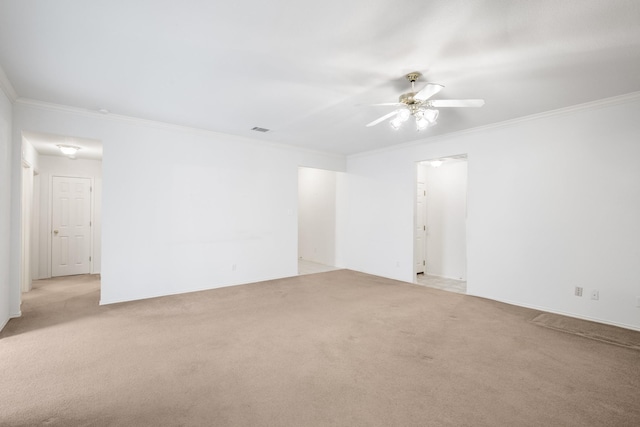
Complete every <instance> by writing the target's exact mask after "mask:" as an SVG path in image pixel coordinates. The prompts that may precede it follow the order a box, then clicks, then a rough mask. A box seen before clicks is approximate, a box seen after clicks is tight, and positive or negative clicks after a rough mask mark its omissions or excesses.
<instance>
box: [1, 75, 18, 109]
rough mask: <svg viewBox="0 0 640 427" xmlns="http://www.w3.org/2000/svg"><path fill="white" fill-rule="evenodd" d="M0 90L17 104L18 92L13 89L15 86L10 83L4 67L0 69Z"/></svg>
mask: <svg viewBox="0 0 640 427" xmlns="http://www.w3.org/2000/svg"><path fill="white" fill-rule="evenodd" d="M0 89H2V91H3V92H4V93H5V95H7V96H8V97H9V99H10V100H11V102H16V100H17V99H18V94H17V93H16V90H15V89H14V88H13V85H12V84H11V82H10V81H9V78H8V77H7V75H6V74H5V72H4V70H3V69H2V67H0Z"/></svg>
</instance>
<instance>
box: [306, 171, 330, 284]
mask: <svg viewBox="0 0 640 427" xmlns="http://www.w3.org/2000/svg"><path fill="white" fill-rule="evenodd" d="M338 180H339V176H338V173H337V172H334V171H328V170H323V169H314V168H305V167H299V168H298V274H310V273H320V272H324V271H331V270H336V269H337V268H336V267H335V265H336V210H337V208H338V202H337V188H338Z"/></svg>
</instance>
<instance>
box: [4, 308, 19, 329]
mask: <svg viewBox="0 0 640 427" xmlns="http://www.w3.org/2000/svg"><path fill="white" fill-rule="evenodd" d="M21 316H22V312H20V311H19V312H18V313H17V314H9V317H8V318H6V319H4V321H3V322H2V325H0V331H2V330H3V329H4V327H5V326H7V323H9V320H11V319H15V318H16V317H21Z"/></svg>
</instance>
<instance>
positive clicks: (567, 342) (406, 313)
mask: <svg viewBox="0 0 640 427" xmlns="http://www.w3.org/2000/svg"><path fill="white" fill-rule="evenodd" d="M87 279H89V280H88V281H87ZM98 299H99V283H98V281H97V279H96V278H88V277H87V276H76V277H70V278H64V279H56V280H46V281H40V282H37V283H36V288H35V289H34V290H33V291H32V292H30V293H29V294H27V295H25V298H24V300H25V301H24V303H23V306H22V309H23V313H24V316H23V317H22V318H20V319H13V320H11V321H10V322H9V324H8V325H7V326H6V327H5V329H4V331H3V332H2V334H0V381H1V384H2V386H1V387H0V424H1V425H3V426H39V425H47V426H581V427H583V426H638V425H640V351H637V350H634V349H632V348H625V347H621V346H618V345H612V344H609V343H605V342H602V341H597V340H593V339H589V338H586V337H583V336H579V335H575V334H567V333H564V332H561V331H556V330H553V329H548V328H542V327H540V326H538V325H536V324H535V323H533V322H532V320H533V319H535V318H536V317H537V316H539V315H540V314H541V313H540V312H538V311H533V310H528V309H523V308H519V307H514V306H509V305H506V304H501V303H497V302H493V301H489V300H484V299H481V298H474V297H470V296H466V295H459V294H453V293H448V292H445V291H440V290H436V289H430V288H425V287H422V286H416V285H410V284H406V283H401V282H396V281H392V280H387V279H382V278H378V277H374V276H369V275H365V274H361V273H356V272H352V271H346V270H341V271H334V272H328V273H320V274H312V275H308V276H299V277H293V278H289V279H282V280H274V281H269V282H263V283H256V284H251V285H244V286H235V287H229V288H222V289H217V290H212V291H206V292H198V293H192V294H186V295H177V296H171V297H163V298H156V299H151V300H145V301H137V302H130V303H123V304H115V305H110V306H104V307H99V306H98V305H97V304H98ZM618 332H621V333H626V334H631V335H632V336H633V337H632V338H633V339H635V338H636V337H637V335H634V334H637V333H635V332H632V331H624V330H619V331H618ZM633 339H632V340H631V341H633Z"/></svg>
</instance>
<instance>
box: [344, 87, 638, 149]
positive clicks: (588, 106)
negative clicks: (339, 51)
mask: <svg viewBox="0 0 640 427" xmlns="http://www.w3.org/2000/svg"><path fill="white" fill-rule="evenodd" d="M636 101H640V91H638V92H631V93H626V94H624V95H618V96H612V97H610V98H603V99H598V100H596V101H589V102H585V103H582V104H576V105H572V106H569V107H563V108H558V109H555V110H549V111H544V112H542V113H536V114H530V115H528V116H522V117H517V118H515V119H509V120H504V121H502V122H497V123H491V124H488V125H483V126H476V127H473V128H469V129H464V130H460V131H457V132H451V133H446V134H442V135H435V136H429V137H426V138H422V139H416V140H413V141H409V142H405V143H403V144H397V145H392V146H390V147H384V148H378V149H375V150H370V151H364V152H361V153H354V154H350V155H348V156H347V158H357V157H366V156H369V155H372V154H379V153H385V152H389V151H394V150H397V149H402V148H410V147H415V146H417V145H421V144H425V143H430V142H439V141H442V140H447V139H450V138H456V137H459V136H463V135H469V134H474V133H478V132H483V131H487V130H492V129H502V128H507V127H511V126H515V125H517V124H520V123H527V122H532V121H536V120H542V119H546V118H551V117H561V116H566V115H569V114H574V113H576V112H579V111H585V110H595V109H598V108H605V107H610V106H614V105H621V104H626V103H629V102H636Z"/></svg>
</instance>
